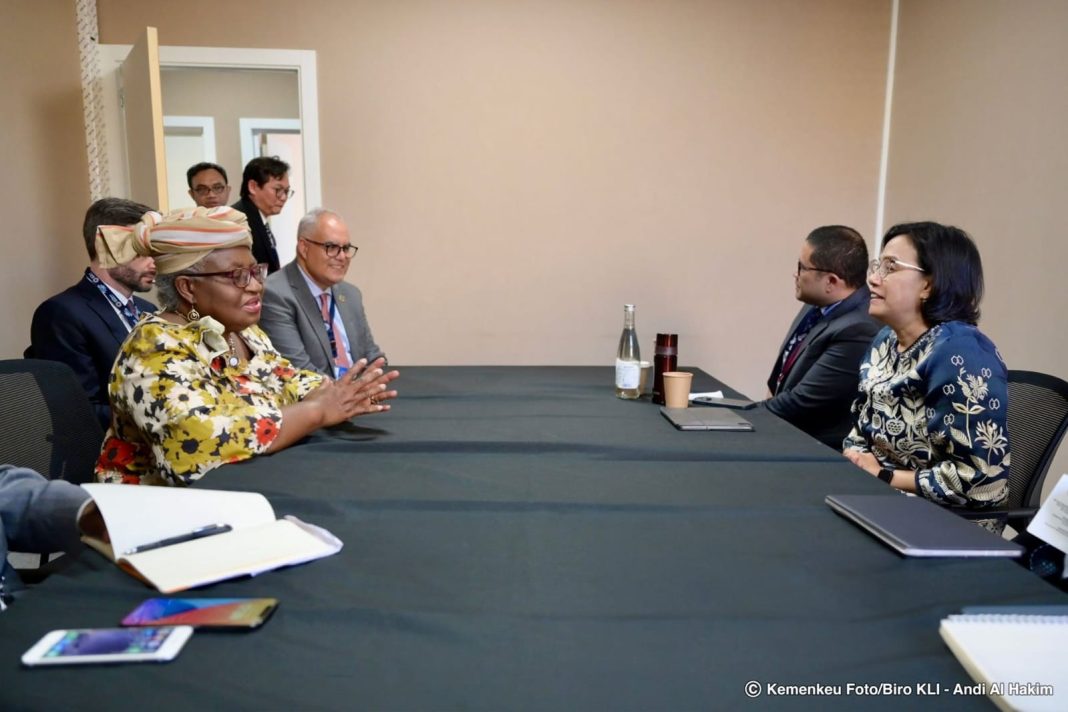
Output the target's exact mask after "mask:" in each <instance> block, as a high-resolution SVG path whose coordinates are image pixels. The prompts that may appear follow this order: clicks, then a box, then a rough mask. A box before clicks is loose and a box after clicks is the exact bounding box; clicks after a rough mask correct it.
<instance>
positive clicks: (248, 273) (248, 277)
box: [175, 262, 267, 289]
mask: <svg viewBox="0 0 1068 712" xmlns="http://www.w3.org/2000/svg"><path fill="white" fill-rule="evenodd" d="M175 276H176V277H229V278H230V281H231V282H233V283H234V286H235V287H237V288H238V289H244V288H245V287H247V286H248V285H249V282H251V281H252V278H253V277H255V278H256V281H257V282H259V283H260V284H263V280H265V279H267V265H266V264H265V263H262V262H261V263H260V264H258V265H252V266H251V267H238V268H237V269H228V270H226V271H225V272H179V273H178V274H176V275H175Z"/></svg>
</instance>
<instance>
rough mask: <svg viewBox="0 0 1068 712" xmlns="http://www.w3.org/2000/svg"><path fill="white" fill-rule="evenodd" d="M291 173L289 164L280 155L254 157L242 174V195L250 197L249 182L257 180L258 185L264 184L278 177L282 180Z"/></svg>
mask: <svg viewBox="0 0 1068 712" xmlns="http://www.w3.org/2000/svg"><path fill="white" fill-rule="evenodd" d="M286 173H289V164H288V163H286V162H285V161H283V160H282V159H281V158H279V157H278V156H260V157H259V158H253V159H252V160H251V161H249V162H248V165H246V166H245V172H244V173H243V174H242V175H241V197H242V198H247V197H248V182H249V181H250V180H254V181H256V185H263V184H264V183H266V182H268V181H269V180H271V178H277V179H279V180H281V179H282V178H284V177H285V175H286Z"/></svg>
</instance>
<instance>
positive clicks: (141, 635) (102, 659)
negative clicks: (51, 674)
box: [22, 626, 193, 667]
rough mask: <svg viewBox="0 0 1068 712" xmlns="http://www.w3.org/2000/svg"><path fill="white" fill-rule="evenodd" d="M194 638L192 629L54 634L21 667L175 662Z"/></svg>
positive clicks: (83, 630) (172, 628)
mask: <svg viewBox="0 0 1068 712" xmlns="http://www.w3.org/2000/svg"><path fill="white" fill-rule="evenodd" d="M192 634H193V629H192V628H191V627H190V626H163V627H151V628H88V629H80V630H54V631H52V632H51V633H48V634H46V635H45V636H44V637H43V638H41V639H40V640H39V641H37V643H36V644H35V645H34V646H33V647H32V648H30V649H29V650H27V651H26V654H25V655H23V656H22V664H23V665H27V666H30V667H35V666H38V665H84V664H88V663H143V662H157V663H163V662H167V661H168V660H174V658H175V656H177V655H178V652H179V651H180V650H181V649H182V646H183V645H185V643H186V641H187V640H189V636H191V635H192Z"/></svg>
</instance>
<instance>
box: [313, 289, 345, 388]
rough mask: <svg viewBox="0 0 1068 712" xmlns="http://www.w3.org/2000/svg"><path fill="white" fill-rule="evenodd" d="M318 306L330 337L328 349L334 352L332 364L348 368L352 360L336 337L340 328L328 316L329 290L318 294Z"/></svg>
mask: <svg viewBox="0 0 1068 712" xmlns="http://www.w3.org/2000/svg"><path fill="white" fill-rule="evenodd" d="M319 306H320V307H321V309H322V312H323V323H324V324H326V335H327V336H328V337H329V338H330V350H331V351H332V352H333V353H334V354H335V355H334V365H335V366H338V367H339V368H344V369H348V368H349V367H350V366H352V361H351V360H350V359H349V352H348V350H347V349H346V348H345V344H343V343H342V342H341V339H339V338H338V336H339V335H340V333H341V330H340V329H338V328H337V324H336V322H334V320H332V319H331V318H330V293H329V292H323V293H322V294H320V295H319Z"/></svg>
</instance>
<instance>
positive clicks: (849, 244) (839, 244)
mask: <svg viewBox="0 0 1068 712" xmlns="http://www.w3.org/2000/svg"><path fill="white" fill-rule="evenodd" d="M805 240H807V241H808V244H810V245H812V266H813V267H815V268H816V269H821V270H826V271H827V272H833V273H834V274H836V275H838V276H839V277H841V278H842V279H843V280H844V281H845V283H846V284H848V285H849V286H850V287H853V288H854V289H856V288H857V287H860V286H861V285H862V284H864V281H865V279H867V275H868V245H867V244H866V243H865V242H864V238H863V237H862V236H861V234H860V233H859V232H857V231H856V230H854V229H853V228H851V227H846V226H845V225H824V226H823V227H818V228H816V229H815V230H813V231H812V232H810V233H809V234H808V237H806V238H805Z"/></svg>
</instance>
